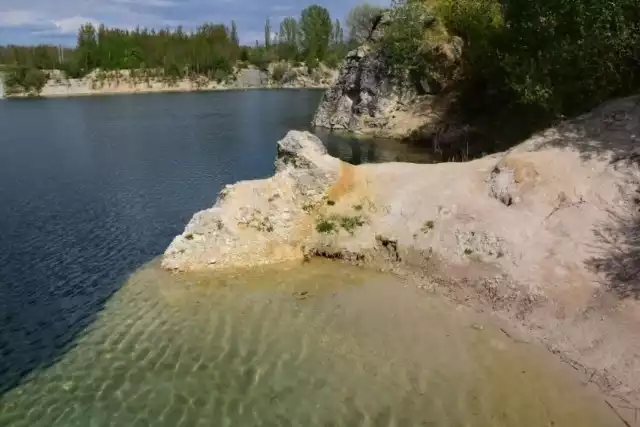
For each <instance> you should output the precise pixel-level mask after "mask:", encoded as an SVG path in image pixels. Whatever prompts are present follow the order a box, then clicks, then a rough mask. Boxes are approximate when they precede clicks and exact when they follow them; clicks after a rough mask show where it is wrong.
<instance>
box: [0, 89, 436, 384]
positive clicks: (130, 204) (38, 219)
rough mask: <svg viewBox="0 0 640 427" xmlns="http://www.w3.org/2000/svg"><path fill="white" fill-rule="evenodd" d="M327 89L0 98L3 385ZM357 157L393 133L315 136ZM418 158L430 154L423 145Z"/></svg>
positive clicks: (379, 151)
mask: <svg viewBox="0 0 640 427" xmlns="http://www.w3.org/2000/svg"><path fill="white" fill-rule="evenodd" d="M321 97H322V91H317V90H315V91H314V90H300V91H293V90H283V91H278V90H272V91H262V90H255V91H235V92H234V91H228V92H211V93H174V94H150V95H130V96H127V95H123V96H105V97H85V98H69V99H42V100H32V99H28V100H15V101H14V100H6V101H3V102H1V103H0V395H1V394H2V393H4V392H5V391H8V390H10V389H11V388H12V387H14V386H16V385H17V384H19V383H20V381H21V380H22V379H23V378H24V377H25V376H27V375H29V374H30V373H31V372H32V371H33V370H39V369H42V368H43V367H46V366H48V365H50V364H51V363H54V362H55V361H56V360H57V359H58V358H59V357H61V356H63V355H64V354H65V352H66V351H67V349H68V348H69V347H70V346H73V345H74V343H75V339H76V337H77V336H78V335H79V334H82V333H83V331H84V330H85V329H86V328H87V327H88V326H90V325H91V324H92V323H93V322H94V321H95V319H96V317H97V314H98V313H99V312H100V311H101V310H102V309H103V307H104V304H105V303H106V301H107V300H108V299H109V297H110V296H111V295H112V294H113V293H114V292H116V291H117V290H118V289H119V288H120V286H121V285H122V283H123V282H124V279H125V278H126V276H127V275H128V274H130V273H132V272H133V271H135V270H136V269H137V268H139V267H140V266H141V265H143V264H144V263H146V262H148V261H150V260H151V259H153V258H155V257H157V256H158V255H160V254H161V253H162V252H163V251H164V249H165V248H166V247H167V246H168V245H169V243H170V242H171V240H172V239H173V237H174V236H175V235H177V234H180V233H181V232H182V230H183V229H184V226H185V224H186V223H187V222H188V220H189V219H190V218H191V216H192V215H193V214H194V213H195V212H197V211H199V210H202V209H205V208H208V207H210V206H212V205H213V204H214V203H215V199H216V197H217V194H218V192H219V191H220V189H222V188H223V187H224V185H226V184H229V183H233V182H235V181H239V180H245V179H255V178H264V177H266V176H269V175H271V174H272V173H273V162H274V159H275V156H276V143H277V141H278V140H279V139H280V138H282V137H283V136H284V135H285V134H286V132H287V131H289V130H290V129H306V128H307V127H308V124H309V122H310V121H311V117H312V116H313V112H314V110H315V108H316V106H317V105H318V103H319V102H320V98H321ZM323 138H324V140H325V141H326V143H327V145H328V146H329V148H330V150H331V151H332V152H333V153H334V154H337V155H340V156H342V157H343V158H344V159H347V160H349V161H352V162H373V161H380V160H385V159H395V158H397V157H400V158H408V157H403V156H408V155H410V154H411V153H413V154H412V155H411V158H412V159H415V154H416V153H415V152H412V151H411V150H409V149H408V147H407V146H403V145H401V144H396V145H392V144H389V143H388V142H387V143H382V142H381V143H382V145H380V146H378V145H377V143H374V142H371V141H368V142H363V143H361V144H360V143H358V142H356V141H353V140H347V139H343V138H340V137H337V136H335V135H323ZM422 158H423V159H424V158H425V156H424V152H423V157H422Z"/></svg>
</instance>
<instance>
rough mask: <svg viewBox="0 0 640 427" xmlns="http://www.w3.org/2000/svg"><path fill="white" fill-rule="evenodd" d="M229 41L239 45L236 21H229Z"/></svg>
mask: <svg viewBox="0 0 640 427" xmlns="http://www.w3.org/2000/svg"><path fill="white" fill-rule="evenodd" d="M231 41H232V42H233V44H235V45H236V46H240V37H238V27H237V26H236V21H231Z"/></svg>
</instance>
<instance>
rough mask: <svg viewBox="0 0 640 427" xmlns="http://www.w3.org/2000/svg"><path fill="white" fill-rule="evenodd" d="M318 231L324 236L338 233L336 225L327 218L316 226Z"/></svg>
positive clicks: (322, 219)
mask: <svg viewBox="0 0 640 427" xmlns="http://www.w3.org/2000/svg"><path fill="white" fill-rule="evenodd" d="M316 231H317V232H318V233H323V234H331V233H335V232H336V231H337V227H336V223H335V222H333V221H331V220H330V219H327V218H321V219H320V220H319V221H318V223H317V224H316Z"/></svg>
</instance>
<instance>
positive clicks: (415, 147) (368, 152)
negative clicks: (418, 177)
mask: <svg viewBox="0 0 640 427" xmlns="http://www.w3.org/2000/svg"><path fill="white" fill-rule="evenodd" d="M314 133H315V134H316V135H317V136H318V137H319V138H320V139H321V140H322V142H324V144H325V146H326V147H327V150H328V151H329V154H331V155H332V156H333V157H338V158H340V159H341V160H344V161H346V162H348V163H351V164H353V165H360V164H363V163H385V162H409V163H434V162H436V161H438V159H437V157H435V156H434V155H433V152H432V150H431V149H430V148H429V147H428V146H425V145H424V144H422V145H421V144H418V143H412V142H409V141H398V140H393V139H384V138H375V139H367V138H356V137H355V136H353V135H348V134H344V133H333V132H330V131H328V130H326V129H320V128H316V129H314Z"/></svg>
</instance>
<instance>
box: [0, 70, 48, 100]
mask: <svg viewBox="0 0 640 427" xmlns="http://www.w3.org/2000/svg"><path fill="white" fill-rule="evenodd" d="M48 80H49V76H48V75H47V74H46V73H44V72H43V71H42V70H38V69H37V68H27V67H15V68H13V69H11V70H10V71H8V72H7V74H6V75H5V77H4V84H5V86H6V88H7V93H8V94H15V93H21V92H24V93H26V94H28V95H39V94H40V92H41V91H42V88H44V85H46V84H47V81H48Z"/></svg>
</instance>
